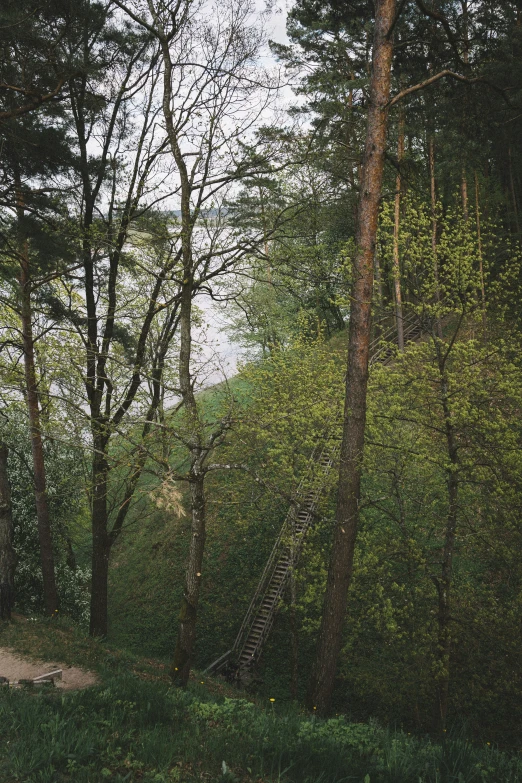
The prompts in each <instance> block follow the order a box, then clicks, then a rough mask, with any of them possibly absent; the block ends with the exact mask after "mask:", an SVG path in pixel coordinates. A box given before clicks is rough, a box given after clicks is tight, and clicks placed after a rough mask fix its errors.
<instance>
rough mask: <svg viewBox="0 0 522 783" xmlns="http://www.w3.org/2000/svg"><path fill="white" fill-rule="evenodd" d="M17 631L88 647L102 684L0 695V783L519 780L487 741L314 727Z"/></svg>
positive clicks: (99, 650) (510, 762)
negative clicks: (175, 685)
mask: <svg viewBox="0 0 522 783" xmlns="http://www.w3.org/2000/svg"><path fill="white" fill-rule="evenodd" d="M15 625H18V628H17V629H16V630H14V631H13V629H12V628H11V630H10V632H9V630H8V629H6V627H5V626H4V629H5V630H6V631H7V633H5V634H2V637H1V641H2V643H3V644H5V643H6V640H7V639H8V638H10V639H11V642H12V643H13V644H14V645H15V646H16V648H17V649H18V650H21V649H22V648H23V647H24V644H23V643H22V642H23V639H25V646H27V644H28V639H30V638H34V637H36V638H37V639H38V640H39V641H40V643H39V646H38V645H37V648H36V649H37V650H38V653H37V654H38V655H40V656H41V653H42V649H50V648H52V645H53V642H52V639H53V638H58V639H60V638H62V644H61V649H62V659H63V657H64V656H65V658H66V659H69V662H72V661H70V659H71V658H74V662H76V663H78V662H80V661H79V658H81V657H82V654H81V652H80V651H81V649H82V644H83V656H84V663H85V665H89V666H90V667H91V668H96V669H97V670H98V672H99V674H100V677H101V682H100V685H98V686H96V687H93V688H89V689H86V690H82V691H76V692H69V693H63V692H59V691H58V690H54V691H50V692H35V693H33V692H29V691H24V690H14V689H10V688H5V687H4V688H1V689H0V740H1V745H2V752H1V757H0V781H1V782H2V783H15V781H27V783H33V782H34V783H65V781H71V782H72V781H75V783H99V782H100V781H105V780H109V781H114V782H116V781H118V782H119V783H123V781H144V782H147V781H149V782H152V781H155V782H156V783H161V782H163V783H167V782H174V781H177V782H178V783H195V781H207V782H208V783H276V781H277V782H278V783H347V782H348V781H354V782H357V783H482V782H484V783H500V782H502V783H515V782H516V781H522V760H521V759H519V758H517V757H514V756H509V755H508V754H506V753H503V752H501V751H499V750H497V749H495V748H493V747H491V746H489V745H484V746H476V745H473V744H471V743H469V742H467V741H466V739H465V738H463V737H458V736H448V737H447V738H445V739H444V741H442V742H434V741H432V740H430V739H429V738H416V737H412V736H410V735H408V734H406V733H405V732H402V731H392V730H387V729H384V728H381V727H380V726H378V725H377V724H375V723H371V722H370V723H368V724H358V723H350V722H349V721H348V720H347V719H345V718H344V717H342V716H340V717H339V716H338V717H335V718H331V719H330V720H320V719H318V718H315V716H309V715H305V714H303V713H301V712H300V711H299V710H298V709H297V708H296V707H290V706H288V705H286V706H284V707H280V706H279V705H278V703H277V701H275V702H267V703H266V704H265V705H263V704H256V703H254V702H252V701H249V700H248V699H245V698H241V694H239V693H238V692H236V691H232V690H231V689H230V688H228V687H227V686H224V685H221V684H220V683H219V682H217V681H212V680H210V681H207V679H206V678H205V679H204V680H203V681H200V680H198V679H196V680H194V681H191V683H190V686H189V688H188V689H186V690H179V689H175V688H172V687H171V686H170V684H169V682H168V680H167V679H166V677H165V675H164V671H163V669H162V668H161V667H159V666H158V665H157V664H156V667H155V666H154V662H153V661H145V662H141V663H139V662H138V660H137V659H135V658H133V657H132V656H128V655H127V654H125V653H122V654H121V655H117V654H115V653H114V652H111V651H107V650H106V648H105V647H104V645H101V644H99V643H97V642H94V641H92V640H84V641H83V642H82V641H81V638H80V637H79V636H78V637H77V638H76V640H75V639H74V638H73V641H72V642H71V644H70V646H69V647H67V645H65V647H64V644H63V638H65V637H66V635H67V634H66V631H65V629H64V627H63V626H62V628H60V627H59V626H58V625H56V624H54V626H53V625H52V624H50V623H49V622H37V623H35V624H34V625H33V626H31V625H30V624H26V625H25V626H24V627H22V625H21V624H20V623H18V624H15ZM37 627H38V631H39V633H35V631H36V628H37ZM58 631H59V632H60V633H57V632H58ZM35 644H36V642H35ZM67 651H68V652H67ZM54 652H55V653H56V648H55V649H54ZM34 654H36V653H34Z"/></svg>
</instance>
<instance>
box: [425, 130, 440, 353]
mask: <svg viewBox="0 0 522 783" xmlns="http://www.w3.org/2000/svg"><path fill="white" fill-rule="evenodd" d="M428 155H429V168H430V196H431V250H432V255H433V277H434V283H435V301H436V303H437V304H439V303H440V290H439V262H438V254H437V230H438V225H437V183H436V180H435V142H434V141H433V136H430V140H429V153H428ZM435 328H436V332H437V337H438V338H439V340H442V321H441V319H440V317H437V318H436V319H435Z"/></svg>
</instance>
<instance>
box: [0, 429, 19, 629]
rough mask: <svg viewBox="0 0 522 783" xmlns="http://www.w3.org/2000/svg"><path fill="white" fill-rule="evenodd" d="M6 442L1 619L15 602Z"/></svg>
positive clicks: (0, 507) (1, 471)
mask: <svg viewBox="0 0 522 783" xmlns="http://www.w3.org/2000/svg"><path fill="white" fill-rule="evenodd" d="M8 453H9V451H8V448H7V446H6V445H5V443H2V442H0V619H1V620H9V619H10V618H11V609H12V607H13V604H14V571H15V566H16V554H15V551H14V549H13V513H12V507H11V488H10V486H9V476H8V472H7V455H8Z"/></svg>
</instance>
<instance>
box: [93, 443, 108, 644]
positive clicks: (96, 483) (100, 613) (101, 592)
mask: <svg viewBox="0 0 522 783" xmlns="http://www.w3.org/2000/svg"><path fill="white" fill-rule="evenodd" d="M105 447H106V444H105V443H104V442H103V440H101V439H99V438H95V439H94V459H93V476H92V512H91V521H92V561H91V562H92V577H91V613H90V622H89V633H90V635H91V636H97V637H101V638H105V637H106V636H107V624H108V611H107V593H108V579H109V557H110V551H111V540H110V537H109V534H108V530H107V524H108V519H107V484H108V472H109V466H108V464H107V459H106V456H105Z"/></svg>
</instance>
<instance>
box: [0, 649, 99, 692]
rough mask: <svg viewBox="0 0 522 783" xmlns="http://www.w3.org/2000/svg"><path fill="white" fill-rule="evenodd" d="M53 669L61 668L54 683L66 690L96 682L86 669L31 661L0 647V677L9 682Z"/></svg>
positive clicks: (92, 674) (28, 678)
mask: <svg viewBox="0 0 522 783" xmlns="http://www.w3.org/2000/svg"><path fill="white" fill-rule="evenodd" d="M55 669H62V679H61V680H56V681H55V685H56V687H57V688H62V689H63V690H66V691H68V690H73V689H75V688H88V687H89V685H96V683H97V682H98V678H97V676H96V675H95V674H94V673H93V672H90V671H87V670H86V669H78V668H77V667H76V666H68V665H67V664H66V663H59V662H56V663H54V662H53V663H48V662H44V661H32V660H29V659H28V658H24V657H23V656H21V655H17V654H15V653H14V652H13V651H12V650H8V649H7V648H6V647H0V677H7V679H8V680H9V682H16V681H17V680H32V679H33V677H39V676H40V674H47V673H49V672H52V671H54V670H55Z"/></svg>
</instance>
